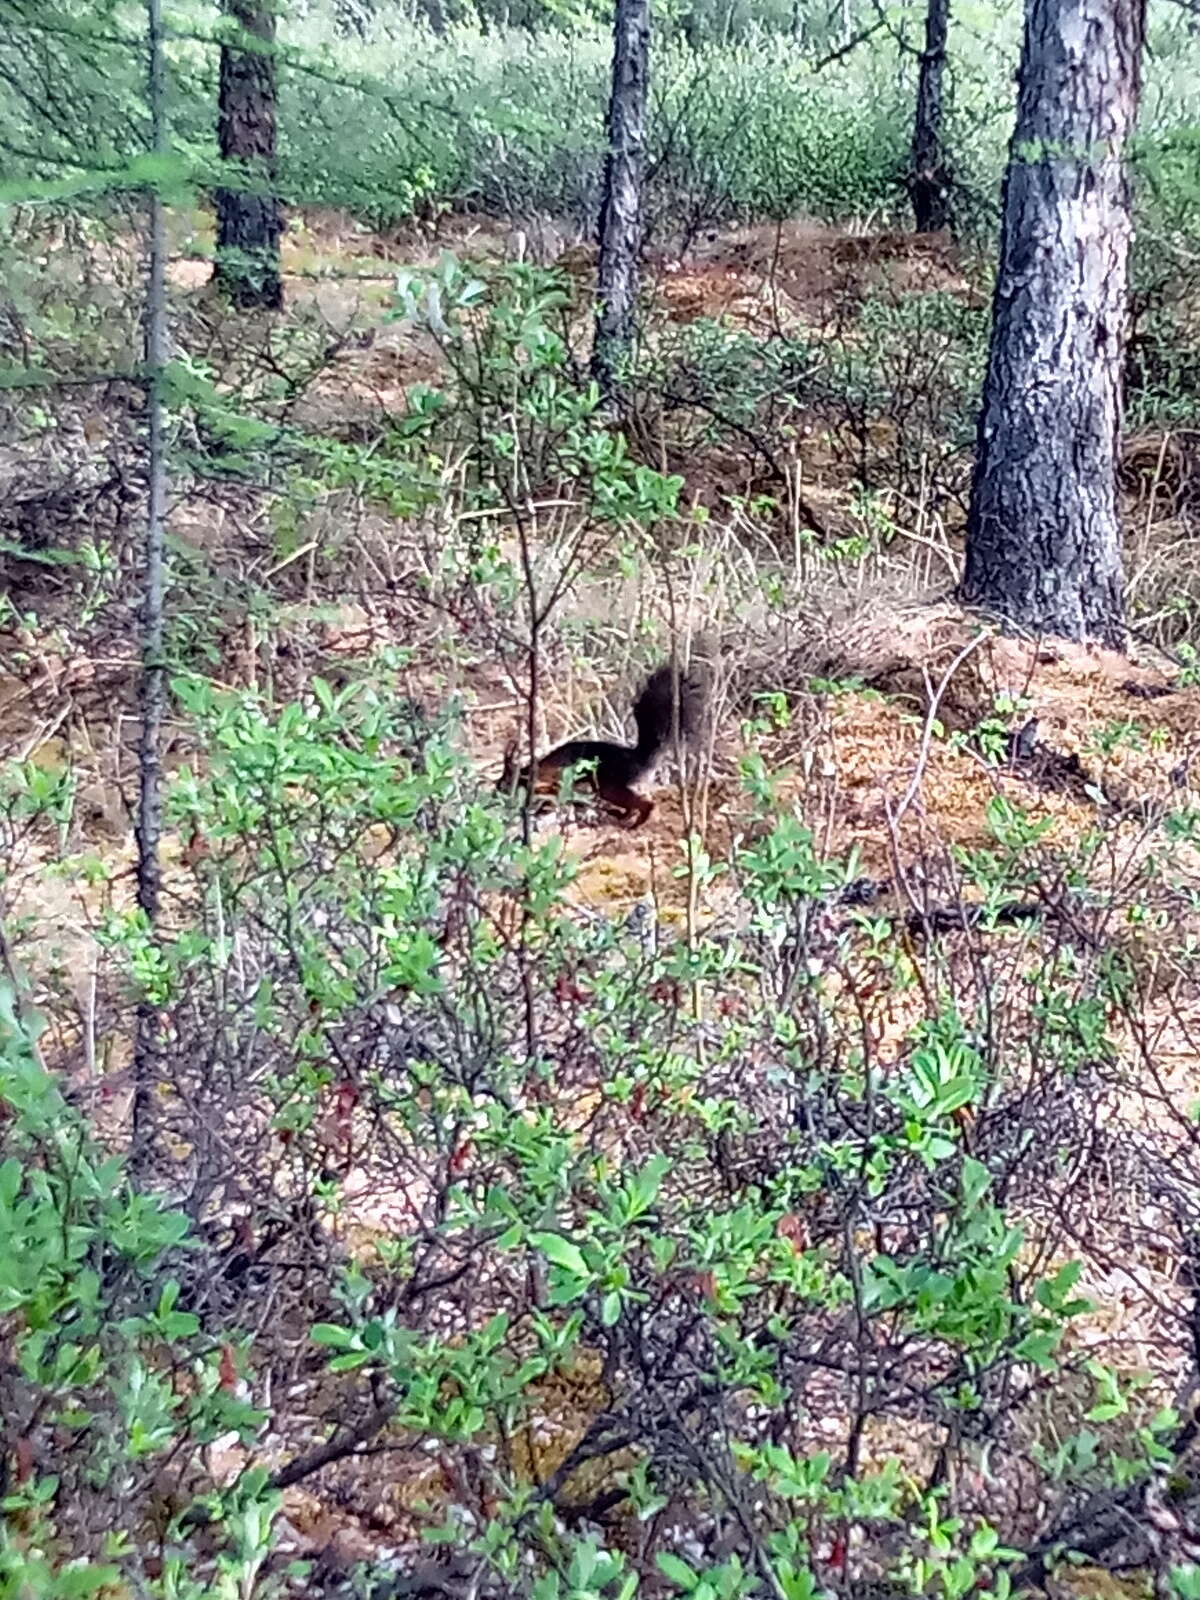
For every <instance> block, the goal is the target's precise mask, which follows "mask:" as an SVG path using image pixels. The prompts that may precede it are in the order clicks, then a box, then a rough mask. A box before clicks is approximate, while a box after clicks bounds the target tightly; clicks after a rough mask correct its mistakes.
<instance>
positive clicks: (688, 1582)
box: [658, 1550, 700, 1593]
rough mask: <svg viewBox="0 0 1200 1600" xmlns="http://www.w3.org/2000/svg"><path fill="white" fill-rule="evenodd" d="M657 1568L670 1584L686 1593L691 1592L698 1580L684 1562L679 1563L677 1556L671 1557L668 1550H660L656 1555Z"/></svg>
mask: <svg viewBox="0 0 1200 1600" xmlns="http://www.w3.org/2000/svg"><path fill="white" fill-rule="evenodd" d="M658 1565H659V1568H660V1569H661V1570H662V1571H663V1572H664V1573H665V1574H666V1576H667V1577H668V1578H670V1580H671V1582H672V1583H677V1584H678V1585H679V1587H680V1588H681V1589H683V1590H685V1591H687V1592H689V1593H690V1592H691V1590H693V1589H694V1588H695V1587H696V1585H697V1584H698V1583H699V1582H700V1579H699V1577H698V1575H697V1574H696V1573H694V1572H693V1571H692V1569H691V1567H689V1566H688V1564H687V1562H686V1561H681V1560H680V1559H679V1557H678V1556H675V1555H672V1554H671V1552H670V1551H669V1550H660V1551H659V1554H658Z"/></svg>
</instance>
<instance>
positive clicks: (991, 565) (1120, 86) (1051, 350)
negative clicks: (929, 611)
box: [962, 0, 1145, 645]
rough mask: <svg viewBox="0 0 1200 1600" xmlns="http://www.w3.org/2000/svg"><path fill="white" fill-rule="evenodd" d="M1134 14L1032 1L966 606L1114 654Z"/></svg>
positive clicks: (1080, 3) (1138, 51) (1139, 3)
mask: <svg viewBox="0 0 1200 1600" xmlns="http://www.w3.org/2000/svg"><path fill="white" fill-rule="evenodd" d="M1144 32H1145V0H1027V10H1026V18H1025V40H1024V45H1023V49H1022V58H1021V80H1020V93H1019V97H1018V103H1017V122H1016V128H1015V131H1014V133H1013V140H1012V146H1011V149H1010V152H1009V164H1008V172H1007V175H1006V177H1005V181H1004V221H1003V227H1002V231H1001V241H1000V270H999V275H998V277H997V280H996V293H995V300H994V305H993V325H992V338H991V348H990V351H989V356H988V370H987V378H986V381H985V385H984V393H983V405H982V408H981V411H980V418H979V433H978V443H977V450H976V460H975V476H974V482H973V484H972V492H971V505H970V512H969V516H968V524H967V549H966V568H965V573H964V577H963V584H962V594H963V598H964V599H966V600H967V601H968V602H971V603H974V604H978V605H981V606H984V607H987V608H988V609H989V610H991V611H993V612H995V613H997V614H998V615H999V616H1001V617H1003V618H1004V619H1006V620H1007V621H1008V622H1009V623H1011V624H1015V625H1017V626H1019V627H1021V628H1024V629H1026V630H1028V631H1029V632H1031V633H1035V634H1042V633H1047V634H1057V635H1060V636H1063V637H1066V638H1072V639H1081V638H1092V639H1098V640H1102V641H1105V642H1107V643H1110V644H1114V645H1120V644H1121V643H1123V640H1124V609H1123V601H1122V586H1121V548H1120V526H1119V522H1118V516H1117V503H1116V464H1117V450H1118V446H1119V441H1120V431H1121V370H1122V364H1123V357H1124V345H1125V338H1126V330H1127V323H1128V305H1127V293H1126V272H1127V264H1128V256H1129V242H1130V236H1131V224H1130V213H1129V185H1128V179H1127V176H1126V172H1125V167H1124V161H1123V153H1124V147H1125V141H1126V139H1127V137H1128V135H1129V133H1130V130H1131V129H1132V127H1133V123H1134V120H1135V117H1136V114H1137V104H1138V96H1139V92H1140V87H1141V57H1142V45H1143V38H1144Z"/></svg>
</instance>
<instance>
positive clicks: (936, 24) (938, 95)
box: [908, 0, 950, 233]
mask: <svg viewBox="0 0 1200 1600" xmlns="http://www.w3.org/2000/svg"><path fill="white" fill-rule="evenodd" d="M949 29H950V0H929V3H928V7H927V9H926V12H925V48H924V50H923V51H922V52H921V67H920V71H919V73H918V75H917V115H916V120H915V121H914V123H913V139H912V172H911V174H910V176H909V180H908V192H909V198H910V199H911V200H912V208H913V216H914V218H915V220H916V225H917V232H918V233H935V232H936V231H937V230H938V229H939V228H948V227H949V226H950V167H949V162H948V161H947V158H946V151H945V147H944V145H943V143H942V128H943V124H944V121H945V107H944V104H943V80H944V78H945V75H946V36H947V34H948V33H949Z"/></svg>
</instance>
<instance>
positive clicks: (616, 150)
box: [592, 0, 650, 399]
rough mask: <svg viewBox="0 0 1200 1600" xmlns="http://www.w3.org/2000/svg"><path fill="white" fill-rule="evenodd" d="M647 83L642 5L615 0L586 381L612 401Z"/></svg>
mask: <svg viewBox="0 0 1200 1600" xmlns="http://www.w3.org/2000/svg"><path fill="white" fill-rule="evenodd" d="M649 79H650V4H649V0H617V6H616V17H615V19H614V23H613V67H612V94H611V97H610V99H609V105H608V156H607V159H606V161H605V164H604V197H603V200H602V203H601V210H600V266H599V281H598V284H597V293H598V298H599V306H598V308H597V312H596V346H595V351H594V354H593V356H592V372H593V375H594V377H595V379H596V382H597V383H598V384H599V385H600V388H601V391H602V392H603V393H604V395H605V396H606V397H607V398H608V399H612V398H614V397H615V395H616V392H617V389H618V387H619V379H620V373H621V369H622V367H623V366H624V365H625V364H626V363H627V361H628V359H629V356H630V353H631V351H632V349H633V332H634V319H635V315H636V312H637V293H638V258H639V256H640V254H641V248H642V175H643V172H644V169H645V160H646V97H647V92H648V89H649Z"/></svg>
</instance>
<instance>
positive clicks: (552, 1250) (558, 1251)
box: [529, 1233, 588, 1278]
mask: <svg viewBox="0 0 1200 1600" xmlns="http://www.w3.org/2000/svg"><path fill="white" fill-rule="evenodd" d="M529 1242H530V1244H531V1245H532V1246H533V1248H534V1249H535V1250H540V1251H541V1252H542V1254H543V1255H544V1256H545V1258H546V1260H547V1261H550V1262H552V1263H553V1264H554V1265H555V1266H556V1267H562V1269H563V1270H564V1272H573V1273H574V1274H575V1276H576V1277H577V1278H586V1277H587V1276H588V1264H587V1262H586V1261H585V1260H584V1259H583V1255H582V1254H581V1252H580V1250H579V1248H578V1247H577V1246H576V1245H573V1244H572V1243H571V1241H570V1240H569V1239H564V1238H563V1237H562V1235H561V1234H558V1233H531V1234H530V1235H529Z"/></svg>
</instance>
